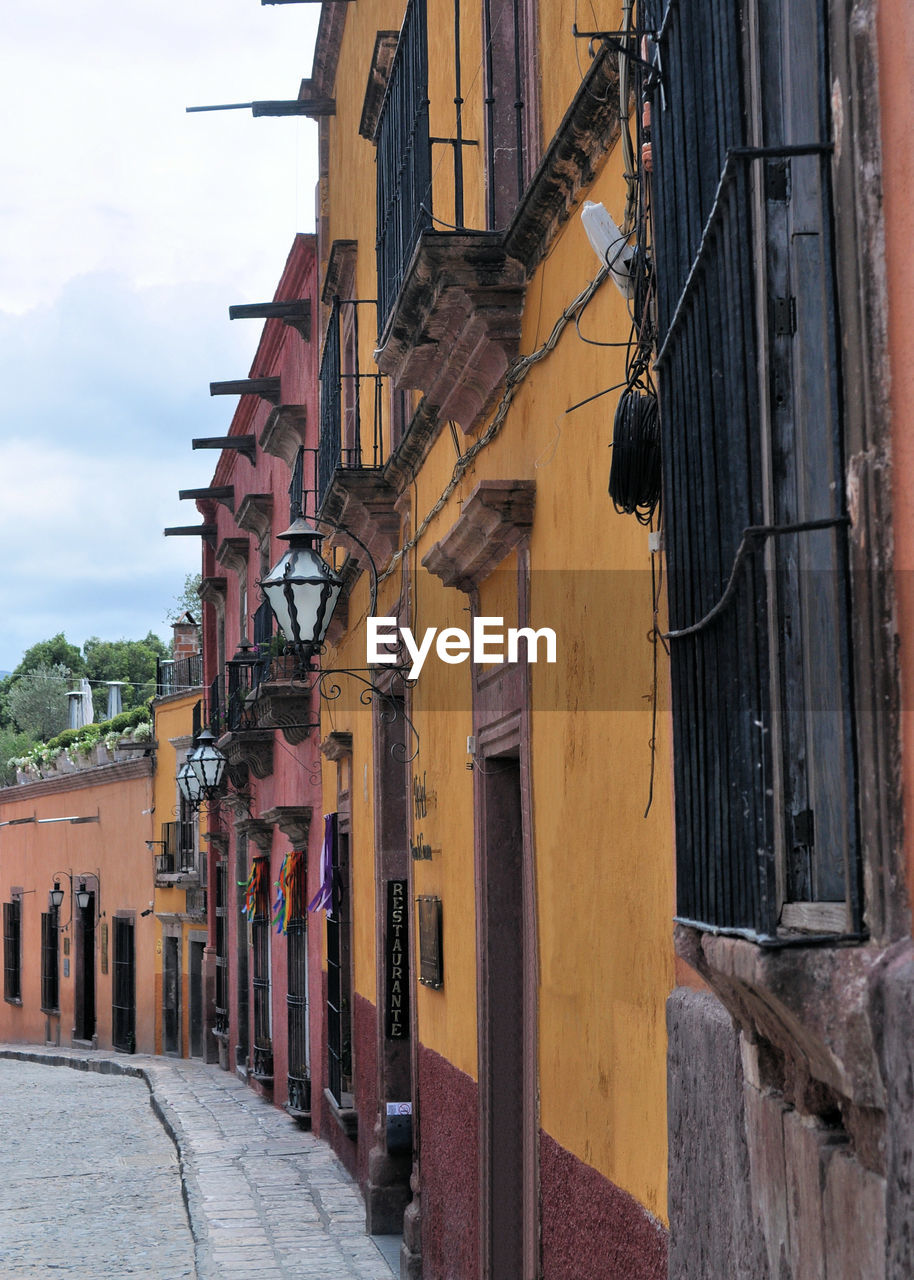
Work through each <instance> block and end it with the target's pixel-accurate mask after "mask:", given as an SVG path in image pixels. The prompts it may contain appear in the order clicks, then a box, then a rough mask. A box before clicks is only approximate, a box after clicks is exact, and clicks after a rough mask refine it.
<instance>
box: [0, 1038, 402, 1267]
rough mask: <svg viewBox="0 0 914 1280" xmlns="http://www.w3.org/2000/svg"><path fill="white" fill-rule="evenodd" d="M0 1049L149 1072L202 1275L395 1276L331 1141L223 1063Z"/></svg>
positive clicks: (97, 1068)
mask: <svg viewBox="0 0 914 1280" xmlns="http://www.w3.org/2000/svg"><path fill="white" fill-rule="evenodd" d="M0 1059H18V1060H21V1061H24V1062H31V1063H39V1064H43V1065H48V1066H61V1067H67V1066H69V1067H71V1068H76V1069H78V1070H81V1071H91V1072H98V1073H101V1074H103V1075H118V1076H133V1077H138V1078H139V1079H141V1080H143V1081H145V1083H146V1085H147V1086H148V1089H149V1095H150V1102H151V1104H152V1109H153V1111H154V1112H155V1113H156V1115H157V1116H158V1118H159V1119H160V1120H161V1122H162V1124H163V1125H164V1127H165V1130H166V1132H167V1133H168V1134H169V1136H170V1137H171V1138H172V1140H173V1141H174V1145H175V1148H176V1150H177V1155H178V1163H179V1168H180V1174H181V1183H182V1189H183V1195H184V1201H185V1204H186V1208H187V1216H188V1218H189V1221H190V1228H191V1231H192V1233H193V1242H194V1260H195V1263H196V1276H197V1280H391V1277H392V1276H394V1274H395V1273H394V1271H393V1270H392V1269H391V1267H390V1266H389V1265H388V1263H387V1262H386V1261H385V1260H384V1257H383V1256H382V1254H381V1252H380V1250H379V1248H378V1246H377V1245H376V1244H375V1242H374V1241H373V1240H372V1239H371V1237H370V1236H368V1235H366V1233H365V1208H364V1205H363V1202H362V1198H361V1196H360V1194H359V1191H358V1188H357V1187H356V1186H355V1184H354V1183H353V1181H352V1179H351V1178H350V1177H349V1174H348V1173H347V1172H346V1170H345V1169H344V1168H343V1166H342V1164H341V1163H340V1162H339V1160H338V1159H337V1158H336V1156H335V1155H334V1154H333V1152H332V1151H331V1149H330V1147H329V1146H328V1145H327V1144H326V1143H325V1142H322V1141H321V1140H320V1139H319V1138H316V1137H315V1136H314V1135H313V1134H311V1133H307V1132H303V1131H302V1130H300V1129H298V1128H297V1127H296V1126H295V1124H294V1123H293V1122H292V1121H291V1120H290V1119H289V1117H288V1116H286V1115H285V1114H284V1113H283V1112H282V1111H280V1110H278V1109H277V1108H275V1107H273V1106H271V1105H270V1104H269V1103H267V1102H265V1101H263V1099H261V1098H259V1097H258V1096H257V1095H256V1094H254V1093H253V1092H252V1091H251V1090H250V1089H248V1088H247V1087H246V1086H245V1085H244V1084H243V1083H242V1082H241V1081H240V1080H238V1079H237V1078H236V1077H235V1076H233V1075H230V1074H229V1073H228V1072H225V1071H221V1070H220V1069H219V1068H218V1067H215V1066H207V1065H205V1064H203V1063H201V1062H199V1061H195V1060H187V1059H178V1058H157V1057H147V1056H144V1055H141V1054H134V1055H132V1056H127V1055H122V1054H116V1053H106V1052H104V1051H96V1052H80V1051H77V1050H72V1049H63V1048H62V1049H54V1048H48V1049H44V1048H38V1047H34V1048H31V1047H28V1046H24V1045H0ZM114 1101H115V1100H114V1099H112V1102H114ZM182 1274H183V1273H182Z"/></svg>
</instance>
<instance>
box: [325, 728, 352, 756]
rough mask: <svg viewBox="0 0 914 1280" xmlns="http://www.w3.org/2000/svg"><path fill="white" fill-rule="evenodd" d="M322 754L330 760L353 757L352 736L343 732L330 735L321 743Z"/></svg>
mask: <svg viewBox="0 0 914 1280" xmlns="http://www.w3.org/2000/svg"><path fill="white" fill-rule="evenodd" d="M321 754H322V755H324V756H325V757H326V758H327V759H328V760H343V759H344V758H345V757H346V756H351V755H352V734H351V733H342V732H334V733H328V735H327V737H326V738H325V739H324V741H323V742H322V743H321Z"/></svg>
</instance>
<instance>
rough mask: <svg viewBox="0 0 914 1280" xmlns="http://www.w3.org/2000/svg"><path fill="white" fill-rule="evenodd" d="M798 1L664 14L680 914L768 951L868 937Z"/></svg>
mask: <svg viewBox="0 0 914 1280" xmlns="http://www.w3.org/2000/svg"><path fill="white" fill-rule="evenodd" d="M782 8H784V7H783V6H780V5H778V4H776V3H774V0H758V4H756V3H748V0H747V3H744V4H742V5H737V4H732V3H730V0H711V2H710V3H708V4H707V5H701V6H697V5H676V4H672V5H669V6H664V5H661V4H660V3H659V2H656V0H652V2H650V3H648V4H647V5H646V6H645V13H646V23H647V26H648V27H651V26H653V27H654V28H656V29H657V30H659V29H660V28H661V24H662V26H663V29H662V33H661V38H660V41H659V53H660V57H659V66H660V68H661V71H662V79H661V81H660V83H659V85H658V86H657V87H656V88H655V90H654V91H653V95H652V119H651V131H652V141H653V151H654V173H653V180H652V200H653V212H654V237H655V253H656V263H657V292H658V312H659V315H658V319H659V334H660V337H659V352H658V370H659V385H660V394H661V405H662V425H663V462H664V497H663V503H664V523H665V530H666V548H667V562H668V584H669V606H670V629H671V631H672V632H673V633H674V637H673V638H672V639H671V641H670V646H671V677H672V699H673V718H674V737H675V757H674V759H675V763H674V776H675V789H676V846H677V911H678V916H679V918H680V919H682V920H684V921H686V922H690V923H694V924H698V925H700V926H702V927H713V928H718V929H724V930H728V931H736V932H740V933H745V934H748V935H749V936H751V937H755V938H759V939H761V940H774V938H775V936H776V935H777V932H778V925H779V919H780V914H781V910H782V906H783V904H784V902H785V901H799V900H807V901H811V900H825V901H835V900H839V899H844V898H848V899H849V901H850V910H849V912H848V914H847V920H846V927H848V928H855V927H857V926H858V925H859V907H858V898H857V891H856V880H857V872H856V844H855V809H854V770H853V749H852V737H851V720H850V687H849V662H848V653H849V623H848V593H847V581H846V548H845V539H846V517H845V513H844V509H843V483H842V482H841V475H842V465H841V453H840V424H839V422H838V416H837V413H838V409H837V395H836V390H835V372H834V370H835V367H836V344H835V332H834V325H835V315H836V311H835V299H834V295H833V288H832V279H831V269H830V262H831V258H830V255H831V243H830V225H831V223H830V219H831V209H830V203H829V200H830V195H829V187H828V163H829V161H828V143H827V137H826V135H825V115H824V111H823V110H822V109H821V103H822V93H823V88H824V81H823V75H824V71H823V68H824V33H823V28H822V22H821V20H819V21H818V22H814V23H813V30H812V31H811V32H801V31H800V29H799V28H800V27H801V26H802V24H803V22H804V21H808V19H809V15H810V14H811V13H814V14H816V15H818V14H819V13H820V10H821V4H820V3H819V2H818V0H802V3H798V4H797V5H796V6H790V14H789V15H782V14H781V10H782ZM782 20H783V22H784V23H785V24H786V23H788V22H789V23H791V24H793V25H792V27H791V30H790V31H787V30H786V29H783V28H782V27H781V25H780V23H781V21H782ZM798 40H799V41H800V42H801V43H802V44H804V54H805V57H804V59H803V60H801V61H798V60H797V58H796V56H794V58H793V60H792V61H791V60H790V59H788V60H787V61H786V62H785V59H784V50H785V49H786V48H789V47H791V46H792V45H793V44H794V43H795V42H796V41H798ZM749 51H752V56H750V52H749ZM785 77H787V78H789V81H790V87H791V91H792V92H791V93H790V94H786V95H785V83H784V79H785ZM785 96H786V97H788V98H789V99H790V100H791V101H797V100H800V99H805V100H809V99H810V98H811V100H812V102H813V103H814V104H815V110H813V111H809V110H806V111H804V112H801V113H799V115H797V116H796V118H794V119H787V118H786V113H780V104H781V103H782V102H783V100H784V98H785ZM759 104H764V105H759ZM776 108H777V109H776ZM792 179H794V180H795V181H793V182H792ZM801 196H802V199H801V198H800V197H801ZM801 205H802V208H801ZM804 219H805V225H802V226H801V220H804ZM813 236H814V237H815V245H814V246H813V244H812V238H813ZM804 255H805V258H804ZM763 391H764V393H765V395H763V394H762V392H763ZM766 397H767V400H766ZM766 403H767V409H766ZM810 526H814V527H812V528H811V527H810ZM790 530H796V532H792V533H791V532H789V531H790ZM731 579H732V581H731ZM728 584H730V589H729V590H728ZM721 602H723V607H721V608H718V607H717V606H719V605H721ZM676 632H681V633H684V634H681V635H679V636H676V635H675V633H676ZM823 828H824V829H823ZM836 870H837V875H836V874H835V871H836ZM839 931H840V930H839Z"/></svg>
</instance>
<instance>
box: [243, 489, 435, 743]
mask: <svg viewBox="0 0 914 1280" xmlns="http://www.w3.org/2000/svg"><path fill="white" fill-rule="evenodd" d="M293 514H294V512H293ZM316 519H317V521H318V523H321V524H328V525H330V526H331V527H332V528H334V529H337V530H340V531H341V532H344V533H345V534H346V536H347V538H350V539H351V540H352V541H353V542H356V543H358V545H359V546H360V547H361V548H362V551H363V552H364V555H365V560H366V564H367V566H368V571H369V575H370V597H371V602H370V604H369V607H368V612H369V615H374V614H375V612H376V608H377V598H378V571H377V567H376V565H375V563H374V560H373V558H372V556H371V553H370V551H369V550H368V548H367V547H366V546H365V543H364V542H362V541H361V539H359V538H357V537H356V536H355V534H353V533H352V532H351V530H349V529H344V528H343V527H342V526H341V525H338V524H335V523H334V522H333V521H332V520H324V517H323V516H317V517H316ZM325 536H326V535H325V534H322V533H319V532H318V531H317V530H316V529H314V528H313V527H312V526H311V525H310V524H308V522H307V521H306V520H305V519H304V517H303V516H302V515H300V514H299V515H298V516H297V517H296V518H295V519H294V520H293V522H292V524H291V525H290V527H289V528H288V529H287V530H286V531H285V533H281V534H280V535H279V537H280V538H283V539H284V540H285V541H286V542H288V543H289V550H288V551H287V552H286V553H285V555H283V556H282V557H281V558H280V560H279V561H278V562H277V563H276V564H275V565H274V566H273V568H272V569H271V570H270V572H269V573H268V574H267V575H266V577H265V578H262V579H261V581H260V584H259V585H260V588H261V590H262V591H263V594H264V597H265V599H266V601H267V603H268V604H269V606H270V609H271V610H272V612H273V616H274V617H275V619H276V622H277V625H278V627H279V630H280V631H281V632H282V635H283V637H284V639H285V641H286V643H287V644H288V645H289V646H290V647H291V648H292V650H293V652H294V653H295V655H296V656H297V658H298V662H299V673H298V674H299V678H300V679H302V680H303V682H304V683H305V684H306V686H307V687H308V688H310V689H314V688H315V687H316V688H317V690H318V692H319V693H320V695H321V697H322V698H326V699H329V700H333V699H335V698H338V697H339V696H340V692H341V689H340V686H339V684H338V683H337V682H336V679H335V677H337V676H349V677H350V679H352V680H355V681H357V682H358V683H360V684H361V685H363V686H364V687H363V689H362V694H361V700H362V702H363V703H365V704H368V703H369V702H371V701H372V700H373V699H378V700H380V702H381V703H383V704H384V706H385V712H384V716H385V718H388V719H391V720H393V719H396V718H398V717H401V718H402V719H403V720H404V721H405V723H406V725H407V726H408V728H409V731H410V733H411V735H412V737H413V738H414V740H415V743H416V747H415V750H414V751H413V753H412V754H407V752H406V748H405V747H404V746H403V745H402V744H397V743H395V744H394V745H393V746H392V747H391V752H392V753H394V754H395V755H397V756H400V755H402V758H403V759H404V760H412V759H415V755H416V753H417V752H418V749H419V747H418V743H419V734H418V733H417V731H416V728H415V726H414V725H413V723H412V721H411V720H410V718H409V716H408V715H407V714H406V713H405V711H404V709H403V703H402V700H400V699H397V698H395V697H394V696H393V695H392V693H391V688H390V684H388V685H387V687H384V688H382V687H380V686H379V685H377V684H376V683H375V682H374V678H373V675H374V673H373V671H372V670H371V668H364V669H363V670H361V671H359V670H350V669H347V668H336V667H331V668H326V667H324V668H318V667H317V666H312V661H313V659H314V658H315V656H316V655H318V654H319V653H320V651H321V646H322V645H323V642H324V638H325V637H326V635H327V629H328V627H329V626H330V620H331V618H332V617H333V611H334V609H335V608H336V605H337V603H338V601H339V598H340V593H341V592H342V588H343V582H342V579H341V578H340V577H339V575H338V574H337V573H335V572H334V570H333V569H332V568H331V567H330V565H329V564H327V562H326V561H325V560H324V559H323V558H322V557H321V554H320V544H321V542H322V541H323V539H324V537H325ZM387 674H388V680H389V681H393V680H399V681H401V682H402V683H403V684H404V685H405V681H403V671H402V670H401V669H395V668H390V667H389V668H388V669H387Z"/></svg>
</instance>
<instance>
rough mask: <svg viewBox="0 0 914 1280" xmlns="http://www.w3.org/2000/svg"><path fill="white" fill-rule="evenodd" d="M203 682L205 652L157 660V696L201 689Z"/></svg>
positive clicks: (162, 696)
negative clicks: (185, 656)
mask: <svg viewBox="0 0 914 1280" xmlns="http://www.w3.org/2000/svg"><path fill="white" fill-rule="evenodd" d="M202 684H203V654H202V653H195V654H192V655H191V656H190V657H189V658H167V659H162V658H160V659H159V660H158V661H157V662H156V697H157V698H165V697H167V696H168V695H169V694H170V693H184V692H186V691H187V690H189V689H199V687H200V686H201V685H202Z"/></svg>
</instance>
